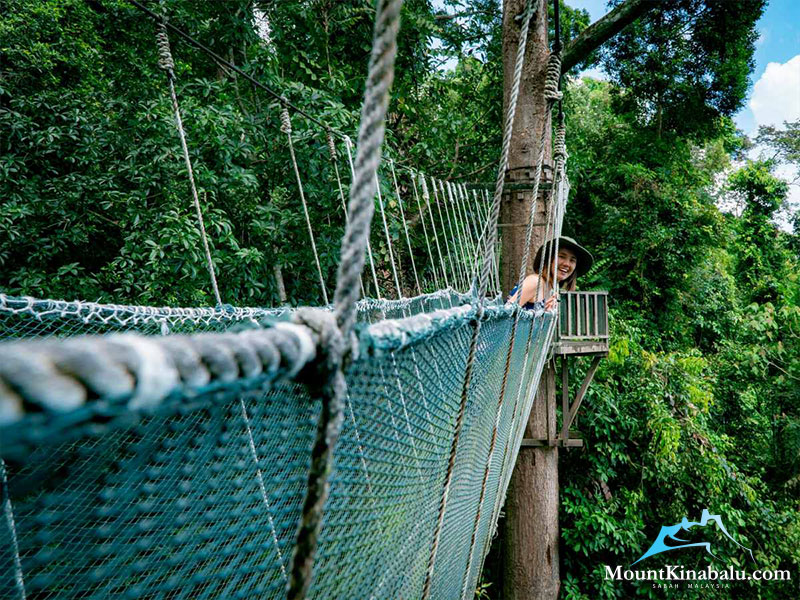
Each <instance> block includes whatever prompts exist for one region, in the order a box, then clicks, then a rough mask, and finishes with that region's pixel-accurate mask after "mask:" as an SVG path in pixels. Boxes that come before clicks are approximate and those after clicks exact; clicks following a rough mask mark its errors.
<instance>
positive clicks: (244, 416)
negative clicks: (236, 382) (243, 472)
mask: <svg viewBox="0 0 800 600" xmlns="http://www.w3.org/2000/svg"><path fill="white" fill-rule="evenodd" d="M239 406H241V408H242V419H244V425H245V430H246V431H247V441H248V444H249V446H250V455H251V456H252V458H253V464H254V465H255V466H256V480H257V481H258V489H259V491H260V492H261V501H262V502H263V503H264V506H265V507H266V508H267V520H268V521H269V529H270V533H271V534H272V545H273V546H275V552H277V553H278V564H279V565H280V568H281V575H282V576H283V581H284V583H285V582H287V581H288V577H287V576H286V567H285V566H284V565H283V554H282V553H281V547H280V545H279V544H278V534H277V533H276V531H275V522H274V521H273V520H272V508H271V507H270V505H269V499H268V498H267V488H266V486H265V485H264V475H263V474H262V473H261V467H260V466H259V462H258V452H257V451H256V442H255V440H254V439H253V430H252V428H251V427H250V417H248V415H247V407H246V406H245V405H244V400H243V399H241V398H240V399H239Z"/></svg>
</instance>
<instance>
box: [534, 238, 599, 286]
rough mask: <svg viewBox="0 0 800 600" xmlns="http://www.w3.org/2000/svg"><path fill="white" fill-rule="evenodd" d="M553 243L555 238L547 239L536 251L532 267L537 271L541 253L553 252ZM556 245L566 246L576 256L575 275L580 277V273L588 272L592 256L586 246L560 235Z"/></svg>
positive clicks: (539, 265) (540, 261) (592, 259)
mask: <svg viewBox="0 0 800 600" xmlns="http://www.w3.org/2000/svg"><path fill="white" fill-rule="evenodd" d="M554 243H555V240H548V241H547V242H545V243H544V244H542V246H541V247H540V248H539V250H538V251H537V252H536V258H534V259H533V268H534V269H536V270H537V271H538V270H539V269H541V263H542V255H543V253H544V252H550V253H552V252H553V249H552V245H553V244H554ZM558 247H559V249H561V248H567V249H569V250H572V252H574V253H575V257H576V258H577V262H578V264H576V265H575V275H576V276H577V277H580V276H581V275H585V274H586V273H588V272H589V269H591V268H592V264H593V263H594V258H592V254H591V252H589V251H588V250H587V249H586V248H584V247H583V246H581V245H580V244H579V243H578V242H576V241H575V240H573V239H572V238H571V237H567V236H565V235H562V236H561V237H559V238H558Z"/></svg>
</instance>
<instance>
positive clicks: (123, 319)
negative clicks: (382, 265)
mask: <svg viewBox="0 0 800 600" xmlns="http://www.w3.org/2000/svg"><path fill="white" fill-rule="evenodd" d="M472 301H473V298H472V297H471V296H469V295H468V294H460V293H458V292H456V291H454V290H440V291H438V292H434V293H432V294H423V295H421V296H415V297H413V298H403V299H402V300H373V299H371V298H365V299H363V300H361V301H359V303H358V308H357V318H358V321H359V322H361V323H375V322H378V321H381V320H383V319H400V318H403V317H408V316H411V315H416V314H419V313H423V312H431V311H434V310H440V309H444V308H452V307H453V306H459V305H462V304H469V303H470V302H472ZM291 310H292V309H291V308H288V307H285V308H276V309H260V308H236V307H227V308H219V309H215V308H166V307H153V306H123V305H115V304H97V303H94V302H78V301H73V302H67V301H63V300H40V299H36V298H29V297H15V296H7V295H5V294H0V340H4V339H11V338H33V337H53V336H56V337H71V336H74V335H87V334H105V333H118V332H119V333H121V332H126V331H135V332H137V333H141V334H145V335H167V334H179V333H183V334H187V333H198V332H214V331H225V330H227V329H229V328H230V327H232V326H236V325H241V324H243V323H244V324H252V323H256V322H258V321H259V320H260V319H264V318H276V317H282V316H286V315H288V314H289V313H291Z"/></svg>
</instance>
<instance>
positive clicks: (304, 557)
mask: <svg viewBox="0 0 800 600" xmlns="http://www.w3.org/2000/svg"><path fill="white" fill-rule="evenodd" d="M402 5H403V2H402V0H381V1H380V2H379V3H378V7H377V11H376V15H375V30H374V33H373V42H372V54H371V57H370V64H369V69H368V73H367V82H366V90H365V92H364V103H363V106H362V110H361V125H360V128H359V134H358V152H357V155H356V161H355V166H354V168H353V182H352V185H351V188H350V203H349V206H348V210H347V213H348V215H349V217H350V218H349V222H348V223H347V227H346V228H345V234H344V237H343V239H342V249H341V259H340V262H339V270H338V274H337V278H336V291H335V293H334V312H333V315H326V316H329V317H331V320H330V321H325V322H323V323H322V324H323V325H324V330H322V331H321V333H320V337H321V340H322V341H324V343H325V344H326V347H327V352H326V355H325V358H326V360H325V363H324V364H323V365H321V367H323V370H324V373H323V374H322V377H321V378H320V379H321V384H320V386H319V397H320V398H322V410H321V412H320V417H319V422H318V428H317V438H316V440H315V442H314V446H313V448H312V451H311V469H310V471H309V474H308V487H307V490H306V498H305V501H304V503H303V512H302V516H301V521H300V527H299V529H298V532H297V541H296V543H295V548H294V552H293V553H292V561H291V567H290V574H289V585H288V588H287V594H286V597H287V600H301V599H303V598H305V596H306V593H307V592H308V589H309V586H310V585H311V576H312V569H313V563H314V555H315V553H316V547H317V538H318V536H319V528H320V525H321V522H322V509H323V507H324V505H325V501H326V499H327V497H328V476H329V474H330V471H331V469H332V465H333V451H334V449H335V447H336V443H337V441H338V438H339V432H340V429H341V423H342V417H343V402H344V399H345V398H346V395H347V386H346V383H345V379H344V374H343V372H342V362H343V359H344V353H345V340H349V339H350V336H351V332H352V330H353V326H354V325H355V319H356V303H357V301H358V293H359V287H358V282H359V280H360V277H361V271H362V269H363V267H364V255H365V250H366V249H367V244H368V238H369V230H370V223H371V222H372V215H373V213H374V211H375V205H374V203H373V198H374V195H375V189H376V188H375V187H374V186H375V183H376V179H377V173H378V165H379V164H380V159H381V146H382V145H383V137H384V128H385V125H384V120H385V116H386V109H387V106H388V104H389V88H390V87H391V84H392V80H393V78H394V59H395V56H396V54H397V32H398V30H399V28H400V9H401V7H402ZM315 314H316V313H315ZM311 316H313V315H311V314H309V315H308V317H311ZM299 317H300V318H303V315H299ZM319 318H321V315H320V317H319ZM307 324H308V325H309V326H310V327H312V328H315V327H317V326H318V325H319V324H316V323H311V322H308V323H307Z"/></svg>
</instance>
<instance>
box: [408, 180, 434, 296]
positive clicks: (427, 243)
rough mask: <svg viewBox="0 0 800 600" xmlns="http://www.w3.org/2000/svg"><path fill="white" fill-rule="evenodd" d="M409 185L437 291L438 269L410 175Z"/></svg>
mask: <svg viewBox="0 0 800 600" xmlns="http://www.w3.org/2000/svg"><path fill="white" fill-rule="evenodd" d="M411 185H412V186H413V190H414V200H415V201H416V203H417V210H418V211H419V220H420V221H421V222H422V235H423V236H424V237H425V247H426V248H427V249H428V260H429V261H430V265H431V267H432V268H431V270H432V271H433V283H434V286H435V287H436V289H437V290H439V289H441V286H440V285H439V275H438V269H437V268H436V260H435V259H434V258H433V251H432V250H431V241H430V239H429V238H428V226H427V225H426V224H425V215H424V214H423V212H422V205H421V204H420V201H419V191H418V190H417V181H416V177H415V176H414V175H413V174H412V176H411Z"/></svg>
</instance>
